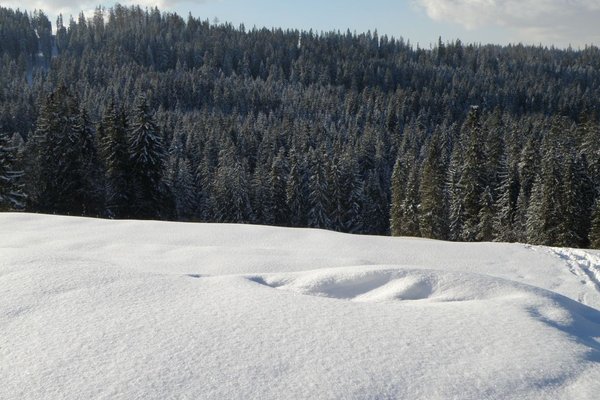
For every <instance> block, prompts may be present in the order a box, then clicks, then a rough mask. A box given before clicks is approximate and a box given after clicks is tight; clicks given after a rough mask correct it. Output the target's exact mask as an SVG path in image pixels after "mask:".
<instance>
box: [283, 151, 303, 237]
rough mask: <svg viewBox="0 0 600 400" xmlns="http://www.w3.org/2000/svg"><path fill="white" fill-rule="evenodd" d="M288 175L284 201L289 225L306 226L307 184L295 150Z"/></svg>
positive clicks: (292, 153)
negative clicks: (287, 211)
mask: <svg viewBox="0 0 600 400" xmlns="http://www.w3.org/2000/svg"><path fill="white" fill-rule="evenodd" d="M290 162H291V166H290V174H289V179H288V181H287V185H286V201H287V207H288V209H289V210H290V219H289V220H290V225H291V226H294V227H302V226H306V224H307V220H308V215H307V209H308V193H307V192H308V184H307V178H306V174H305V171H304V168H303V164H304V163H302V162H301V161H300V160H299V157H298V156H297V155H296V152H295V150H292V152H291V154H290Z"/></svg>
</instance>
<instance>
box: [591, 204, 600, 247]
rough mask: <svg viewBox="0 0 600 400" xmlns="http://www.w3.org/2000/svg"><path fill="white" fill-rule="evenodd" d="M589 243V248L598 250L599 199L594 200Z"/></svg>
mask: <svg viewBox="0 0 600 400" xmlns="http://www.w3.org/2000/svg"><path fill="white" fill-rule="evenodd" d="M589 242H590V247H591V248H593V249H600V198H599V199H596V203H595V204H594V210H593V213H592V227H591V229H590V234H589Z"/></svg>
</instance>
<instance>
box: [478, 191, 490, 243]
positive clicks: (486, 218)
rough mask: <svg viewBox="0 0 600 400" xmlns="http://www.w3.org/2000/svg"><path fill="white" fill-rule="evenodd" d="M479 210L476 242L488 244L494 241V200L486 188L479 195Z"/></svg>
mask: <svg viewBox="0 0 600 400" xmlns="http://www.w3.org/2000/svg"><path fill="white" fill-rule="evenodd" d="M480 204H481V208H480V209H479V226H478V227H477V240H479V241H482V242H490V241H492V240H493V239H494V230H493V218H494V199H493V198H492V190H491V189H490V187H489V186H486V188H485V190H484V191H483V193H482V194H481V201H480Z"/></svg>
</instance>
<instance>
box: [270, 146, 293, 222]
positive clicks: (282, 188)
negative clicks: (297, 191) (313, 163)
mask: <svg viewBox="0 0 600 400" xmlns="http://www.w3.org/2000/svg"><path fill="white" fill-rule="evenodd" d="M288 169H289V166H288V163H287V158H286V155H285V149H283V148H281V149H280V150H279V153H278V154H277V156H276V157H275V158H274V159H273V163H272V164H271V171H270V174H269V189H270V190H269V191H270V196H271V203H272V205H273V211H272V213H273V216H272V219H273V222H274V223H275V225H287V220H288V218H289V209H288V207H287V193H286V189H287V187H286V186H287V179H288V174H289V171H288Z"/></svg>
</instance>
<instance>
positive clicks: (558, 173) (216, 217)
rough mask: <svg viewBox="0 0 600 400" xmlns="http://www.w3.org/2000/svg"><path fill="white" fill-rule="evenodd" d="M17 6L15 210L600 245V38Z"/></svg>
mask: <svg viewBox="0 0 600 400" xmlns="http://www.w3.org/2000/svg"><path fill="white" fill-rule="evenodd" d="M0 21H2V24H0V63H1V65H2V68H1V69H0V209H4V210H6V209H25V210H28V211H33V212H47V213H60V214H70V215H88V216H101V217H109V218H158V219H169V220H185V221H211V222H243V223H259V224H271V225H281V226H295V227H306V226H308V227H316V228H325V229H332V230H337V231H342V232H352V233H365V234H392V235H408V236H422V237H429V238H436V239H446V240H457V241H458V240H460V241H489V240H498V241H520V242H529V243H536V244H548V245H561V246H562V245H564V246H574V247H588V246H593V247H600V205H599V203H600V202H599V200H598V199H599V198H600V196H599V194H598V192H599V189H600V143H599V140H600V125H599V122H598V112H597V111H598V103H599V99H600V52H599V51H598V48H596V47H594V46H589V47H586V48H585V49H580V50H573V49H565V50H559V49H554V48H543V47H532V46H522V45H510V46H493V45H485V46H483V45H472V44H469V45H464V44H462V43H461V42H460V41H454V42H446V43H444V42H442V40H441V39H440V41H439V42H438V43H437V44H436V45H435V46H434V47H432V48H431V49H421V48H419V47H418V46H417V47H415V46H413V45H411V44H410V42H408V41H405V40H404V39H402V38H400V39H395V38H389V37H387V36H381V37H380V36H379V35H378V34H377V32H373V33H371V32H367V33H364V34H356V33H351V32H345V33H340V32H327V33H323V32H321V33H315V32H312V31H297V30H281V29H271V30H268V29H257V28H252V29H250V30H248V29H246V28H245V27H244V26H243V25H242V26H239V27H233V26H232V25H231V24H227V23H225V24H217V23H210V22H209V21H208V20H204V21H203V20H200V19H197V18H194V17H192V16H191V15H190V16H188V18H187V20H186V19H184V18H182V17H180V16H178V15H177V14H171V13H161V12H160V11H159V10H158V9H156V8H153V9H147V10H142V9H141V8H140V7H135V6H134V7H123V6H120V5H116V6H114V7H113V8H111V9H108V10H105V9H102V8H98V9H97V10H96V12H95V13H94V15H93V17H91V18H86V17H85V16H84V15H83V14H81V15H80V16H79V17H78V19H77V20H75V19H73V18H71V19H70V20H69V22H68V24H65V23H64V22H63V17H62V16H61V17H59V18H58V20H57V23H56V34H55V35H53V34H52V29H51V24H50V22H49V21H48V19H47V17H46V16H45V15H44V13H43V12H40V11H38V12H36V13H34V14H28V13H26V12H21V11H13V10H10V9H6V8H1V7H0Z"/></svg>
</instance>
